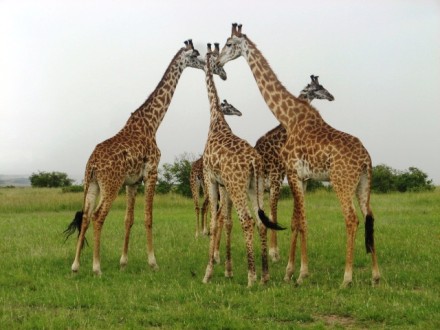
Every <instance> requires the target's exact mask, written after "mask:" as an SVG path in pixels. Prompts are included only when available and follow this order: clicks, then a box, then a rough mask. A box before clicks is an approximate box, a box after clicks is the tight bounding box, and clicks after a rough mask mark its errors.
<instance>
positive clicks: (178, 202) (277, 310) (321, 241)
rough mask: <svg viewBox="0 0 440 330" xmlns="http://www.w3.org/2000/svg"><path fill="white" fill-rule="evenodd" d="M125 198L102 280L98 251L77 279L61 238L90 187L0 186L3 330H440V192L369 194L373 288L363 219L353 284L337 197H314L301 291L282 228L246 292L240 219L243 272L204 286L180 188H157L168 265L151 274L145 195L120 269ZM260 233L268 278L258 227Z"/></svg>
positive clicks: (117, 208)
mask: <svg viewBox="0 0 440 330" xmlns="http://www.w3.org/2000/svg"><path fill="white" fill-rule="evenodd" d="M124 199H125V198H124V196H120V197H118V199H117V201H116V202H115V204H114V206H113V208H112V211H111V212H110V214H109V216H108V218H107V220H106V222H105V226H104V230H103V235H102V244H101V266H102V271H103V275H102V277H99V278H98V277H95V276H94V275H93V274H92V248H91V246H89V247H85V249H84V251H83V254H82V259H81V261H82V264H81V268H80V271H79V273H78V274H76V275H73V274H71V272H70V266H71V263H72V261H73V257H74V249H75V237H73V236H72V237H71V238H70V239H69V240H68V241H67V242H66V243H64V240H63V236H62V232H63V230H64V229H65V228H66V226H67V225H68V223H70V221H71V220H72V218H73V216H74V213H75V211H77V210H79V209H81V202H82V194H78V193H77V194H75V193H61V191H60V190H58V189H32V188H24V189H22V188H15V189H6V188H2V189H0V233H1V236H2V237H1V241H0V253H1V268H0V269H1V270H0V306H1V307H0V324H1V328H2V329H18V328H19V329H69V328H70V329H100V328H103V329H113V328H143V329H147V328H163V329H176V328H177V329H178V328H190V329H220V328H222V329H249V328H253V329H265V328H270V329H296V328H307V329H325V328H335V329H342V328H355V329H367V328H368V329H370V328H371V329H375V328H379V329H380V328H386V329H388V328H395V329H407V328H420V329H438V328H440V312H439V311H440V266H439V265H440V254H439V243H440V190H439V189H438V188H437V190H436V191H435V192H430V193H405V194H400V193H396V194H387V195H373V196H372V207H373V211H374V214H375V219H376V222H375V234H376V237H375V238H376V246H377V250H378V258H379V266H380V270H381V273H382V281H381V284H380V285H379V286H378V287H374V288H373V287H372V286H371V283H370V280H371V258H370V255H367V254H366V253H365V248H364V243H363V242H364V233H363V231H364V228H363V221H361V224H360V226H359V231H358V234H357V240H356V251H355V266H354V283H353V286H352V287H350V288H347V289H341V288H340V287H339V286H340V284H341V283H342V277H343V270H344V260H345V226H344V221H343V219H342V215H341V211H340V207H339V204H338V201H337V200H336V197H335V195H334V194H333V193H331V192H326V191H318V192H315V193H310V194H308V195H307V197H306V203H307V215H308V219H309V244H308V247H309V270H310V277H309V278H308V279H307V280H306V281H305V282H304V283H303V285H302V286H300V287H297V286H295V285H294V281H292V282H291V283H284V282H283V277H284V270H285V266H286V261H287V252H288V246H289V240H290V233H289V231H284V232H281V233H280V235H279V245H280V248H281V253H282V260H281V261H280V262H278V263H271V264H270V274H271V280H270V282H269V283H268V284H266V285H261V284H257V285H255V286H254V287H252V288H247V287H246V284H247V264H246V259H245V248H244V240H243V235H242V233H241V228H240V225H239V223H238V220H237V219H236V217H235V215H234V229H233V231H234V232H233V245H232V249H233V250H232V251H233V260H234V278H232V279H227V278H225V277H224V276H223V271H224V267H223V264H220V265H217V266H216V268H215V273H214V276H213V278H212V280H211V282H210V283H209V284H207V285H205V284H202V277H203V275H204V271H205V267H206V264H207V254H208V239H207V237H200V238H198V239H195V238H194V228H195V215H194V211H193V204H192V201H191V200H189V199H185V198H182V197H180V196H176V195H165V196H161V195H158V196H156V198H155V202H154V205H155V206H154V227H153V228H154V243H155V252H156V258H157V261H158V264H159V267H160V269H159V271H157V272H155V271H152V270H151V269H150V268H149V267H148V265H147V262H146V247H145V246H146V239H145V228H144V225H143V205H144V203H143V200H142V197H138V201H137V205H136V215H135V224H134V226H133V230H132V236H131V241H130V251H129V263H128V265H127V268H126V269H125V270H124V271H120V269H119V258H120V253H121V249H122V243H123V236H124V230H123V218H124V210H125V203H124ZM266 209H267V207H266ZM291 211H292V201H291V200H282V201H281V202H280V205H279V221H280V223H282V224H283V225H285V226H288V225H289V223H290V216H291ZM92 231H93V230H92V227H90V230H89V231H88V234H87V237H88V241H89V243H90V244H93V237H92V235H91V233H92ZM254 237H255V253H256V260H257V261H258V262H257V271H258V274H261V263H260V259H259V256H260V254H259V239H258V235H257V234H256V232H255V235H254ZM222 247H223V244H222ZM221 252H222V253H223V250H222V251H221ZM223 255H224V253H223V254H222V257H223ZM297 268H299V264H298V263H297ZM297 275H298V269H297V271H296V272H295V276H297Z"/></svg>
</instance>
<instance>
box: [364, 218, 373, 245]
mask: <svg viewBox="0 0 440 330" xmlns="http://www.w3.org/2000/svg"><path fill="white" fill-rule="evenodd" d="M365 248H366V249H367V253H371V252H373V251H374V218H373V216H372V215H369V214H368V215H367V217H366V219H365Z"/></svg>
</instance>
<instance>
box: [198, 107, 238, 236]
mask: <svg viewBox="0 0 440 330" xmlns="http://www.w3.org/2000/svg"><path fill="white" fill-rule="evenodd" d="M220 107H221V110H222V112H223V114H225V115H228V116H241V112H240V111H239V110H238V109H237V108H235V107H234V106H233V105H232V104H230V103H228V101H226V100H223V102H222V104H221V105H220ZM189 183H190V187H191V194H192V198H193V201H194V210H195V212H196V234H195V236H196V238H197V237H198V236H199V231H200V223H201V227H202V233H203V235H207V234H208V229H207V228H206V222H207V213H206V209H207V207H208V204H209V198H208V197H207V196H206V192H207V190H206V189H205V188H204V185H203V157H200V158H199V159H197V160H196V161H194V163H193V164H192V165H191V172H190V176H189ZM200 188H202V189H203V192H204V194H205V199H204V201H203V205H202V209H201V210H200V207H199V196H200ZM200 211H202V214H201V216H202V219H201V221H200Z"/></svg>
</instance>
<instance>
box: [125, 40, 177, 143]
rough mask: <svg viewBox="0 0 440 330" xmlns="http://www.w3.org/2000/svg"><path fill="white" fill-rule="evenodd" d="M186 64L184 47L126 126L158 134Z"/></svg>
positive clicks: (146, 132)
mask: <svg viewBox="0 0 440 330" xmlns="http://www.w3.org/2000/svg"><path fill="white" fill-rule="evenodd" d="M184 69H185V65H184V49H181V50H179V51H178V52H177V54H176V55H175V56H174V58H173V60H172V61H171V63H170V64H169V65H168V68H167V69H166V71H165V73H164V75H163V76H162V79H161V80H160V82H159V83H158V85H157V86H156V88H155V90H154V91H153V92H152V93H151V94H150V96H149V97H148V99H147V100H146V101H145V102H144V103H143V104H142V105H141V106H140V107H139V108H138V109H137V110H136V111H135V112H133V113H132V115H131V116H130V118H129V120H128V122H127V124H126V125H125V128H127V127H129V129H131V130H133V127H136V128H137V129H138V130H140V131H143V132H144V133H145V134H151V133H152V134H153V135H155V134H156V131H157V129H158V128H159V125H160V123H161V122H162V120H163V118H164V116H165V114H166V112H167V110H168V107H169V105H170V103H171V99H172V98H173V95H174V91H175V90H176V86H177V83H178V82H179V78H180V76H181V75H182V72H183V70H184Z"/></svg>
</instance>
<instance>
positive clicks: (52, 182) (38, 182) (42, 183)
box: [29, 171, 74, 188]
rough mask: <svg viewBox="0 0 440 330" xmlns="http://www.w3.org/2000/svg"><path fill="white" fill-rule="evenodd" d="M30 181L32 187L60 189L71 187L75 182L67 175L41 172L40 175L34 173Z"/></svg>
mask: <svg viewBox="0 0 440 330" xmlns="http://www.w3.org/2000/svg"><path fill="white" fill-rule="evenodd" d="M29 181H30V182H31V186H32V187H38V188H58V187H68V186H71V185H72V183H73V181H74V180H72V179H69V177H68V176H67V174H66V173H62V172H50V173H49V172H44V171H39V172H38V173H32V175H31V176H30V177H29Z"/></svg>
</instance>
